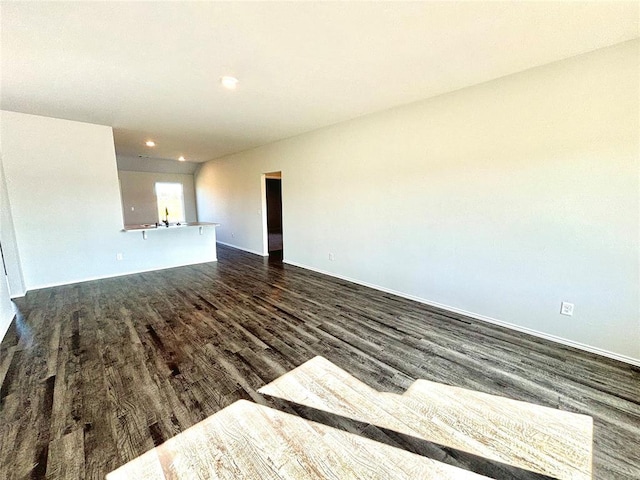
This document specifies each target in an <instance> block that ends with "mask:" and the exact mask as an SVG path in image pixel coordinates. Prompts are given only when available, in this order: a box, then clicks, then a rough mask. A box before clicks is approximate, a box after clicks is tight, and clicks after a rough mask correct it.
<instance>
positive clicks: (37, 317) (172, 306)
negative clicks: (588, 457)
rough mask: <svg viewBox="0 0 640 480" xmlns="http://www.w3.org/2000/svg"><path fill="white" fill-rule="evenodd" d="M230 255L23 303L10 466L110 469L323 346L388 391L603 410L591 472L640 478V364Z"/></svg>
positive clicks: (7, 469)
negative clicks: (458, 393) (450, 392)
mask: <svg viewBox="0 0 640 480" xmlns="http://www.w3.org/2000/svg"><path fill="white" fill-rule="evenodd" d="M218 259H219V261H218V262H214V263H208V264H201V265H194V266H187V267H180V268H174V269H169V270H162V271H157V272H148V273H141V274H136V275H129V276H124V277H118V278H112V279H104V280H97V281H91V282H84V283H79V284H74V285H66V286H60V287H54V288H47V289H42V290H36V291H31V292H29V293H27V295H26V296H25V297H24V298H21V299H18V300H17V301H16V304H17V306H18V309H19V315H18V316H17V318H16V320H15V322H14V323H13V324H12V326H11V327H10V329H9V332H8V333H7V335H6V336H5V338H4V340H3V341H2V343H1V344H0V478H3V479H10V480H13V479H24V478H45V477H46V478H51V479H54V478H91V479H94V478H95V479H104V478H105V475H106V474H108V473H110V472H112V471H114V470H116V469H117V468H118V467H120V466H122V465H124V464H126V463H128V462H130V461H131V460H134V459H136V458H137V457H139V456H140V455H142V454H144V453H145V452H147V451H149V450H151V449H153V448H154V447H155V446H156V445H159V444H161V443H162V442H164V441H166V440H168V439H170V438H172V437H174V436H176V435H177V434H179V433H181V432H184V431H186V430H187V429H188V428H189V427H191V426H194V425H196V424H197V423H199V422H201V421H202V420H205V419H206V418H208V417H210V416H211V415H213V414H215V413H216V412H218V411H220V410H221V409H223V408H225V407H227V406H229V405H231V404H232V403H234V402H235V401H237V400H241V399H245V400H252V401H254V402H256V403H260V404H263V405H264V404H267V402H266V400H265V398H264V397H263V396H261V395H260V394H258V393H257V389H259V388H260V387H262V386H264V385H265V384H267V383H269V382H271V381H273V380H275V379H276V378H277V377H279V376H281V375H283V374H285V373H287V372H288V371H290V370H292V369H293V368H295V367H297V366H299V365H301V364H303V363H304V362H306V361H307V360H310V359H312V358H313V357H315V356H317V355H321V356H323V357H325V358H326V359H328V360H329V361H331V362H332V363H333V364H335V365H337V366H338V367H340V368H341V369H344V370H346V371H348V372H349V373H350V374H352V375H353V376H354V377H356V378H357V379H359V380H360V381H362V382H364V383H365V384H366V385H368V386H370V387H371V388H373V389H375V390H377V391H384V392H391V393H396V394H402V393H403V392H404V391H405V390H406V389H408V388H409V387H410V386H411V385H412V384H413V383H414V382H415V381H416V380H417V379H425V380H429V381H432V382H437V383H442V384H446V385H450V386H455V387H460V388H464V389H469V390H473V391H477V392H484V393H487V394H492V395H500V396H503V397H508V398H511V399H515V400H521V401H524V402H529V403H534V404H537V405H542V406H546V407H551V408H554V409H560V410H564V411H568V412H573V413H579V414H583V415H588V416H591V417H592V418H593V421H594V430H593V477H594V478H597V479H605V480H609V479H638V478H640V449H638V444H640V369H638V368H636V367H634V366H631V365H627V364H623V363H620V362H617V361H614V360H610V359H607V358H603V357H600V356H597V355H595V354H591V353H587V352H583V351H579V350H576V349H573V348H570V347H566V346H562V345H559V344H555V343H552V342H548V341H545V340H542V339H539V338H534V337H531V336H528V335H526V334H522V333H519V332H514V331H511V330H508V329H506V328H502V327H498V326H495V325H489V324H486V323H483V322H480V321H476V320H474V319H471V318H467V317H464V316H461V315H456V314H453V313H451V312H446V311H443V310H438V309H435V308H432V307H428V306H425V305H421V304H418V303H416V302H412V301H410V300H406V299H403V298H399V297H395V296H393V295H390V294H387V293H382V292H379V291H375V290H372V289H369V288H365V287H362V286H358V285H354V284H351V283H349V282H345V281H342V280H337V279H334V278H331V277H327V276H324V275H320V274H317V273H314V272H310V271H308V270H304V269H301V268H297V267H293V266H290V265H283V264H281V263H276V262H272V263H269V261H268V260H266V259H263V258H261V257H258V256H256V255H252V254H248V253H245V252H241V251H238V250H234V249H231V248H227V247H223V246H220V245H219V246H218ZM319 415H320V414H319ZM327 415H328V414H327ZM320 420H324V419H323V418H321V417H320V416H319V417H318V423H323V422H320ZM326 420H327V421H329V420H331V419H326ZM345 428H351V427H349V425H348V424H346V423H345ZM350 433H368V434H369V435H370V437H377V438H379V439H380V441H382V440H384V441H387V442H389V443H390V444H392V445H394V446H397V447H398V448H402V449H405V450H409V451H412V452H414V453H416V452H420V449H421V448H423V447H422V445H420V444H417V443H415V442H412V440H411V439H406V438H399V437H397V436H393V435H391V434H390V433H389V432H384V431H382V430H379V429H376V428H375V427H364V430H363V431H355V430H354V431H352V432H350ZM431 453H433V454H434V455H436V454H440V455H442V457H446V456H450V453H449V452H447V451H446V449H440V450H438V451H433V452H431ZM453 460H455V461H459V464H458V465H457V466H459V467H460V468H466V469H468V468H471V467H473V465H472V463H473V460H458V459H453ZM465 462H466V463H465ZM471 470H473V469H472V468H471Z"/></svg>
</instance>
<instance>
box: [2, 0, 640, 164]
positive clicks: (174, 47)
mask: <svg viewBox="0 0 640 480" xmlns="http://www.w3.org/2000/svg"><path fill="white" fill-rule="evenodd" d="M638 5H639V4H638V2H637V1H634V2H527V3H520V2H517V3H516V2H504V3H502V2H412V3H404V2H389V3H380V2H377V3H363V2H353V3H351V2H331V3H322V2H300V3H285V2H282V3H281V2H277V3H269V2H259V3H253V2H251V3H248V2H241V3H240V2H229V3H226V2H225V3H222V2H220V3H206V2H198V3H195V2H184V3H183V2H131V3H120V2H100V3H93V2H87V3H44V2H25V3H7V2H3V3H2V4H1V22H2V51H1V53H2V72H1V73H2V90H1V95H2V96H1V104H0V105H1V107H2V108H3V109H6V110H14V111H19V112H26V113H34V114H39V115H46V116H53V117H59V118H67V119H73V120H80V121H86V122H93V123H100V124H105V125H111V126H113V127H114V132H115V140H116V150H117V152H118V153H119V154H124V155H130V156H137V155H149V156H153V157H162V158H173V159H175V158H177V157H178V156H180V155H184V156H185V157H187V159H188V160H191V161H198V162H199V161H205V160H208V159H211V158H216V157H220V156H222V155H225V154H229V153H232V152H238V151H241V150H245V149H249V148H252V147H255V146H258V145H262V144H265V143H269V142H272V141H275V140H278V139H282V138H286V137H290V136H293V135H297V134H300V133H303V132H306V131H310V130H314V129H317V128H320V127H323V126H326V125H330V124H334V123H337V122H341V121H344V120H347V119H350V118H354V117H357V116H360V115H364V114H367V113H371V112H375V111H378V110H383V109H386V108H390V107H393V106H396V105H401V104H406V103H410V102H414V101H417V100H421V99H424V98H427V97H431V96H434V95H438V94H441V93H444V92H448V91H452V90H456V89H459V88H463V87H466V86H470V85H473V84H477V83H480V82H484V81H487V80H491V79H494V78H497V77H501V76H504V75H508V74H511V73H515V72H518V71H522V70H525V69H528V68H531V67H534V66H538V65H542V64H545V63H549V62H553V61H556V60H559V59H562V58H567V57H570V56H573V55H577V54H580V53H584V52H587V51H591V50H595V49H597V48H601V47H605V46H608V45H612V44H615V43H619V42H623V41H626V40H629V39H632V38H636V37H638V36H639V26H638V17H639V14H638ZM227 74H230V75H235V76H237V77H238V78H239V80H240V84H239V86H238V89H237V90H235V91H228V90H225V89H223V88H222V87H221V86H220V84H219V78H220V77H221V76H222V75H227ZM148 138H152V139H153V140H155V141H156V143H157V146H156V147H155V148H154V149H150V148H148V147H145V146H144V141H145V140H147V139H148Z"/></svg>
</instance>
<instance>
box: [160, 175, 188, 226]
mask: <svg viewBox="0 0 640 480" xmlns="http://www.w3.org/2000/svg"><path fill="white" fill-rule="evenodd" d="M156 201H157V203H158V221H159V222H162V221H163V220H165V219H166V220H168V221H169V222H171V223H176V222H181V223H183V222H184V221H185V218H184V194H183V192H182V184H181V183H164V182H157V183H156Z"/></svg>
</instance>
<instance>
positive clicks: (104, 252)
mask: <svg viewBox="0 0 640 480" xmlns="http://www.w3.org/2000/svg"><path fill="white" fill-rule="evenodd" d="M0 115H1V116H0V135H1V138H2V154H3V163H4V171H5V176H6V183H7V191H8V198H9V201H10V205H11V213H12V216H13V223H14V227H15V238H16V242H17V246H18V250H19V252H20V261H21V266H22V272H23V275H24V283H25V287H26V289H27V290H31V289H36V288H40V287H44V286H49V285H59V284H65V283H73V282H78V281H83V280H88V279H92V278H100V277H107V276H114V275H120V274H125V273H131V272H137V271H144V270H154V269H159V268H167V267H172V266H178V265H185V264H190V263H200V262H206V261H213V260H215V259H216V255H215V229H214V228H213V227H207V228H205V229H204V235H199V233H198V229H197V228H195V227H185V228H182V229H172V230H163V231H157V232H156V231H153V232H150V233H149V235H148V239H147V240H143V239H142V234H141V233H139V232H137V233H132V232H128V233H125V232H121V229H122V227H123V219H122V208H121V202H120V191H119V187H118V176H117V171H116V158H115V152H114V145H113V134H112V130H111V128H110V127H106V126H101V125H92V124H87V123H80V122H72V121H68V120H60V119H55V118H47V117H40V116H35V115H26V114H22V113H15V112H7V111H2V112H0ZM116 253H123V255H124V259H123V260H122V261H117V260H116Z"/></svg>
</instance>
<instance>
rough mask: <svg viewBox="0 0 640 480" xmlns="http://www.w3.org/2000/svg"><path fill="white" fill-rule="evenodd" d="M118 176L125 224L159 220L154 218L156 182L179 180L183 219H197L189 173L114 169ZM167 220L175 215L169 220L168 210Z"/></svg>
mask: <svg viewBox="0 0 640 480" xmlns="http://www.w3.org/2000/svg"><path fill="white" fill-rule="evenodd" d="M118 178H119V179H120V193H121V195H122V209H123V215H124V223H125V225H131V224H142V223H155V222H158V221H159V220H162V219H159V218H158V204H157V198H156V190H155V187H156V182H172V183H181V184H182V191H183V196H184V213H185V219H186V221H187V222H196V221H197V220H198V215H197V213H196V192H195V187H194V181H193V175H187V174H179V173H157V172H126V171H123V170H118ZM131 208H133V210H131ZM163 218H164V217H163ZM169 221H170V222H175V221H176V217H175V216H174V217H173V220H172V219H171V212H169Z"/></svg>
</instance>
